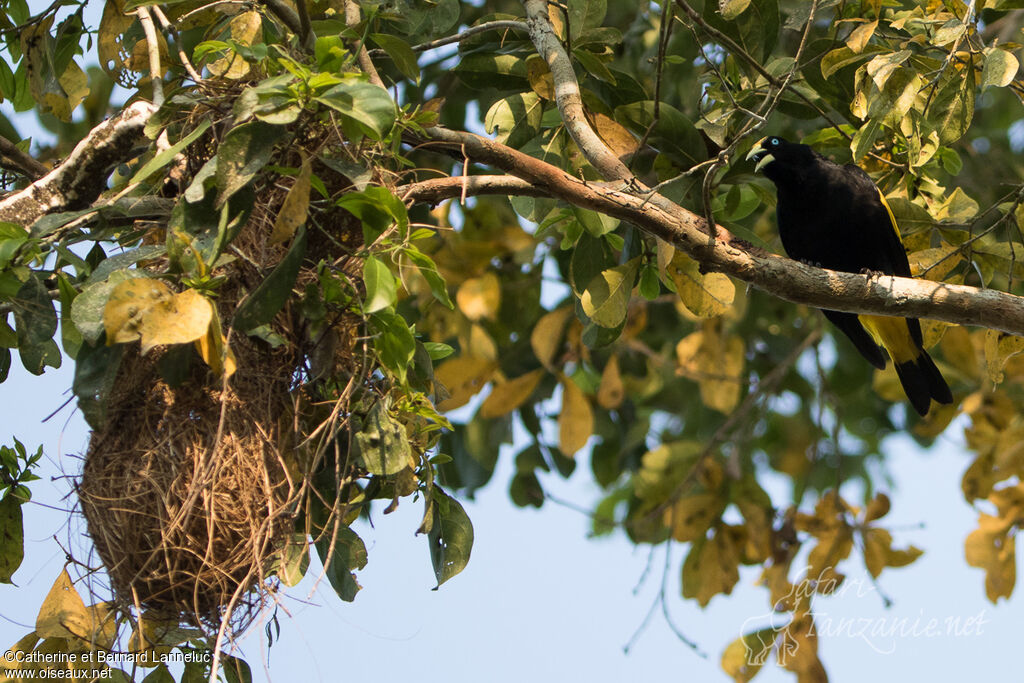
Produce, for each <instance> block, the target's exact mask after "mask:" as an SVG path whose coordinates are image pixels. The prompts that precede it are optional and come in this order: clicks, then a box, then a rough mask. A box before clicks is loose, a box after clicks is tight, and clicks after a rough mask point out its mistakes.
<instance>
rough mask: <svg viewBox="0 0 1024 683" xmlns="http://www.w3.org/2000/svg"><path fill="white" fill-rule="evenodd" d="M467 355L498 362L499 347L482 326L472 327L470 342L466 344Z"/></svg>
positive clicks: (470, 329)
mask: <svg viewBox="0 0 1024 683" xmlns="http://www.w3.org/2000/svg"><path fill="white" fill-rule="evenodd" d="M465 348H466V350H467V351H468V353H467V355H470V356H476V357H477V358H486V359H487V360H498V347H497V345H496V344H495V343H494V340H493V339H491V335H489V334H487V331H486V330H484V328H482V327H481V326H480V325H472V326H470V328H469V340H468V343H467V344H466V347H465Z"/></svg>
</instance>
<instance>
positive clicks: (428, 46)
mask: <svg viewBox="0 0 1024 683" xmlns="http://www.w3.org/2000/svg"><path fill="white" fill-rule="evenodd" d="M502 29H504V30H514V31H523V32H527V31H528V30H529V29H528V27H527V26H526V24H525V23H524V22H522V21H513V20H508V19H502V20H499V21H487V22H484V23H482V24H477V25H476V26H470V27H469V28H467V29H466V30H465V31H462V32H460V33H456V34H455V35H452V36H445V37H444V38H438V39H437V40H431V41H429V42H426V43H420V44H419V45H413V46H412V51H413V52H426V51H428V50H433V49H434V48H438V47H444V46H445V45H451V44H452V43H460V42H462V41H463V40H465V39H467V38H469V37H470V36H475V35H477V34H478V33H484V32H486V31H499V30H502ZM369 53H370V56H371V57H375V58H380V57H387V56H388V53H387V51H386V50H382V49H380V48H374V49H373V50H370V51H369Z"/></svg>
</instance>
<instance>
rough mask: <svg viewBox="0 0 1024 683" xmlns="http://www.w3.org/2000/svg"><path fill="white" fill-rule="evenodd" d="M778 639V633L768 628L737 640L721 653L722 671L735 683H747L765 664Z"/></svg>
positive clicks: (747, 634)
mask: <svg viewBox="0 0 1024 683" xmlns="http://www.w3.org/2000/svg"><path fill="white" fill-rule="evenodd" d="M778 637H779V631H778V630H777V629H774V628H771V627H768V628H763V629H761V630H759V631H754V632H753V633H746V634H744V635H743V636H742V637H741V638H737V639H736V640H734V641H732V642H731V643H729V645H728V646H727V647H726V648H725V650H724V651H723V652H722V670H723V671H724V672H725V673H727V674H728V675H730V676H732V679H733V680H734V681H736V683H747V681H749V680H751V679H752V678H753V677H754V676H755V675H757V672H758V671H760V670H761V667H762V666H764V665H765V663H767V661H768V656H769V655H770V654H771V652H772V648H773V646H774V645H775V641H776V639H777V638H778Z"/></svg>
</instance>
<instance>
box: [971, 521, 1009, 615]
mask: <svg viewBox="0 0 1024 683" xmlns="http://www.w3.org/2000/svg"><path fill="white" fill-rule="evenodd" d="M1011 526H1012V520H1004V519H1002V518H999V517H993V516H991V515H986V514H984V513H982V514H981V515H980V516H979V517H978V528H977V529H975V530H974V531H972V532H971V533H970V534H969V535H968V536H967V540H966V541H965V543H964V556H965V558H966V559H967V564H969V565H971V566H972V567H980V568H982V569H984V570H985V594H986V595H987V596H988V599H989V600H990V601H991V602H992V603H995V602H996V601H997V600H998V599H999V598H1009V597H1010V595H1011V594H1013V587H1014V584H1015V583H1016V582H1017V559H1016V541H1015V536H1014V535H1012V534H1009V533H1007V532H1008V531H1009V530H1010V528H1011Z"/></svg>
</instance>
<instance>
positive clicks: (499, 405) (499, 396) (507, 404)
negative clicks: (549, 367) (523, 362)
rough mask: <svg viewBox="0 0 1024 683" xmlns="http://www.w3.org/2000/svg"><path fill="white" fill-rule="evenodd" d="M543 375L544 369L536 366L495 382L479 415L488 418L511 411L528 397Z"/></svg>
mask: <svg viewBox="0 0 1024 683" xmlns="http://www.w3.org/2000/svg"><path fill="white" fill-rule="evenodd" d="M543 376H544V370H543V369H542V368H537V369H536V370H533V371H532V372H528V373H526V374H525V375H521V376H519V377H516V378H515V379H510V380H509V381H507V382H501V383H498V384H495V385H494V388H493V389H491V393H490V395H488V396H487V398H486V399H485V400H484V402H483V405H481V406H480V417H484V418H488V419H489V418H492V417H501V416H502V415H506V414H508V413H510V412H512V411H513V410H515V409H516V408H518V407H519V406H521V405H522V404H523V402H524V401H526V399H528V398H530V394H532V393H533V390H534V389H536V388H537V385H538V384H540V380H541V378H542V377H543Z"/></svg>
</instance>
